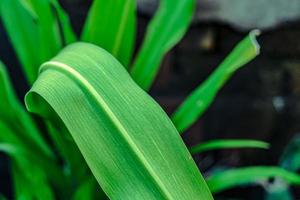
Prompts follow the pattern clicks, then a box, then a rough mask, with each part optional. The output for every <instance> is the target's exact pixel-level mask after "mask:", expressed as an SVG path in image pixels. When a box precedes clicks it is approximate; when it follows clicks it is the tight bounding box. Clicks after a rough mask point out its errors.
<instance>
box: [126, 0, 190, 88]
mask: <svg viewBox="0 0 300 200" xmlns="http://www.w3.org/2000/svg"><path fill="white" fill-rule="evenodd" d="M194 9H195V1H194V0H162V1H160V5H159V8H158V11H157V13H156V14H155V16H154V18H153V19H152V20H151V22H150V24H149V26H148V28H147V32H146V36H145V39H144V41H143V44H142V47H141V49H140V50H139V53H138V55H137V58H136V59H135V61H134V64H133V68H132V70H131V75H132V77H133V79H134V80H135V81H136V82H137V84H138V85H139V86H140V87H142V88H143V89H144V90H149V88H150V87H151V85H152V83H153V81H154V79H155V77H156V74H157V73H158V71H159V66H160V64H161V61H162V59H163V57H164V55H165V54H166V53H167V52H168V51H169V50H170V49H171V48H172V47H173V46H174V45H175V44H176V43H177V42H178V41H179V40H180V39H181V38H182V37H183V35H184V34H185V32H186V30H187V28H188V27H189V25H190V22H191V20H192V16H193V12H194Z"/></svg>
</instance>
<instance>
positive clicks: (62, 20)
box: [50, 0, 77, 44]
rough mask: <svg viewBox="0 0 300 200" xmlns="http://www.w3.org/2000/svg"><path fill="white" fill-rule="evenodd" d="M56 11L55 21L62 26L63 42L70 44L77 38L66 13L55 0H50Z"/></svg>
mask: <svg viewBox="0 0 300 200" xmlns="http://www.w3.org/2000/svg"><path fill="white" fill-rule="evenodd" d="M50 2H51V3H52V5H53V6H54V8H55V11H56V12H57V18H58V19H57V21H58V23H59V24H60V26H61V28H62V36H63V38H62V39H63V41H64V43H65V44H71V43H73V42H75V41H76V40H77V38H76V35H75V33H74V31H73V29H72V26H71V22H70V19H69V16H68V14H67V13H66V12H65V11H64V10H63V8H62V7H61V6H60V4H59V2H58V1H57V0H50Z"/></svg>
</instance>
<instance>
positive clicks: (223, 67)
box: [172, 30, 260, 133]
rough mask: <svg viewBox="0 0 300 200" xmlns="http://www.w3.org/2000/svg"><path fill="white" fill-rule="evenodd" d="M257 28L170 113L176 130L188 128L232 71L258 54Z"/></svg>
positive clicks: (181, 130) (207, 105) (206, 106)
mask: <svg viewBox="0 0 300 200" xmlns="http://www.w3.org/2000/svg"><path fill="white" fill-rule="evenodd" d="M258 34H259V31H258V30H254V31H251V32H250V33H249V35H248V36H247V37H246V38H245V39H244V40H242V41H241V42H240V43H238V45H237V46H236V47H235V48H234V49H233V50H232V52H231V53H230V54H229V55H228V56H227V57H226V58H225V60H224V61H223V62H222V63H221V64H220V65H219V66H218V67H217V69H216V70H215V71H214V72H213V73H212V74H211V75H210V76H209V77H208V78H207V79H206V80H205V82H204V83H203V84H201V85H200V86H198V87H197V88H196V89H195V90H194V91H193V92H192V93H191V94H190V95H189V96H188V97H187V98H186V99H185V100H184V102H183V103H182V104H181V105H180V106H179V108H178V109H177V110H176V111H175V112H174V114H173V115H172V121H173V123H174V124H175V126H176V128H177V130H178V131H179V132H180V133H182V132H184V131H185V130H186V129H187V128H189V127H190V126H191V125H192V124H193V123H194V122H195V121H196V120H197V119H198V118H199V117H200V116H201V115H202V114H203V113H204V112H205V111H206V109H207V108H208V107H209V105H210V104H211V103H212V102H213V100H214V98H215V97H216V95H217V92H218V91H219V90H220V89H221V88H222V86H223V85H224V84H225V83H226V81H227V80H228V79H229V78H230V77H231V76H232V75H233V73H234V72H235V71H236V70H237V69H239V68H241V67H242V66H243V65H245V64H246V63H248V62H250V61H251V60H252V59H253V58H255V57H256V56H257V55H258V54H259V50H260V47H259V45H258V43H257V41H256V36H257V35H258Z"/></svg>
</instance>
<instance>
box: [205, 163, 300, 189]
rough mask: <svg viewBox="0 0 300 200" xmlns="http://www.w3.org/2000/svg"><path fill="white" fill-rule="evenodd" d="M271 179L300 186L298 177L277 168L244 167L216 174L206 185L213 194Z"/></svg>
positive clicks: (208, 179) (299, 177) (299, 176)
mask: <svg viewBox="0 0 300 200" xmlns="http://www.w3.org/2000/svg"><path fill="white" fill-rule="evenodd" d="M271 177H280V178H282V179H283V180H285V181H287V182H289V183H290V184H294V185H300V175H298V174H295V173H292V172H289V171H287V170H285V169H283V168H279V167H269V166H268V167H265V166H256V167H244V168H239V169H231V170H226V171H223V172H218V173H216V174H214V175H212V176H210V177H208V178H207V179H206V180H207V184H208V186H209V189H210V191H211V192H213V193H217V192H221V191H223V190H226V189H229V188H232V187H235V186H239V185H245V184H255V183H256V184H259V183H261V182H262V181H264V180H267V179H268V178H271Z"/></svg>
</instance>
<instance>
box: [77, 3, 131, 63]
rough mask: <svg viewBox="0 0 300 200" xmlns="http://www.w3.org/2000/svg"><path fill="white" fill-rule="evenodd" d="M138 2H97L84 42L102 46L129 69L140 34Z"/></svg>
mask: <svg viewBox="0 0 300 200" xmlns="http://www.w3.org/2000/svg"><path fill="white" fill-rule="evenodd" d="M135 12H136V2H135V0H95V1H94V2H93V4H92V7H91V9H90V11H89V13H88V17H87V21H86V22H85V25H84V29H83V32H82V37H81V39H82V40H83V41H86V42H91V43H93V44H96V45H99V46H100V47H102V48H104V49H106V50H107V51H108V52H110V53H111V54H112V55H113V56H115V57H116V58H117V59H118V60H119V61H120V62H121V63H122V64H123V65H124V66H125V67H128V65H129V62H130V60H131V56H132V53H133V48H134V42H135V32H136V30H135V29H136V13H135Z"/></svg>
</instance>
